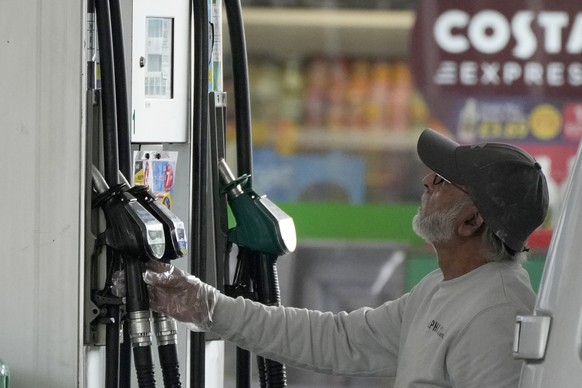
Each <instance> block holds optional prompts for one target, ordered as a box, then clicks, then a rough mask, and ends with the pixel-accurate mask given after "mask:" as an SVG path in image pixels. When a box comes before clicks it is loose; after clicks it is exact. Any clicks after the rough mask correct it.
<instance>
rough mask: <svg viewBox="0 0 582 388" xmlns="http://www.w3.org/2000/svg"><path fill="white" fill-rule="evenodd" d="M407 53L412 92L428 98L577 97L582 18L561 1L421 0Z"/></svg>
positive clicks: (581, 71) (571, 5)
mask: <svg viewBox="0 0 582 388" xmlns="http://www.w3.org/2000/svg"><path fill="white" fill-rule="evenodd" d="M532 6H534V7H538V8H537V9H533V8H532ZM410 52H411V64H412V69H413V73H414V75H415V79H416V81H417V86H418V87H419V88H420V89H424V90H425V92H427V93H428V94H431V91H430V90H429V88H442V89H443V90H446V91H448V92H456V93H462V92H463V89H468V88H471V89H474V88H475V87H479V88H480V89H479V93H481V94H483V93H490V94H495V95H499V94H504V95H523V94H525V93H529V92H530V91H531V90H532V89H535V91H536V93H538V94H539V93H543V94H544V95H545V96H553V97H568V96H575V95H579V94H580V87H581V86H582V58H581V56H580V54H581V53H582V12H579V11H578V9H577V7H576V6H575V2H572V1H564V0H562V1H559V0H555V1H552V2H549V1H538V2H533V3H532V2H527V1H504V2H501V1H493V0H489V1H482V0H481V1H480V0H476V1H470V2H459V1H455V0H439V1H431V0H425V1H421V2H420V5H419V8H418V11H417V18H416V23H415V26H414V29H413V32H412V37H411V49H410ZM432 94H434V92H432Z"/></svg>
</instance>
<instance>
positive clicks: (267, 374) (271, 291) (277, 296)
mask: <svg viewBox="0 0 582 388" xmlns="http://www.w3.org/2000/svg"><path fill="white" fill-rule="evenodd" d="M255 264H256V265H255V271H254V277H255V278H256V281H255V284H256V286H257V294H258V299H259V300H258V301H259V302H261V303H263V304H265V305H269V306H280V305H281V293H280V289H279V277H278V275H277V257H276V256H272V255H266V254H259V255H258V263H255ZM257 364H258V366H259V375H261V376H260V382H261V388H279V387H286V386H287V373H286V368H285V365H283V364H281V363H279V362H277V361H273V360H269V359H264V358H262V357H260V356H259V357H257Z"/></svg>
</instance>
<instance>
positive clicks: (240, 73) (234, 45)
mask: <svg viewBox="0 0 582 388" xmlns="http://www.w3.org/2000/svg"><path fill="white" fill-rule="evenodd" d="M224 7H225V11H226V18H227V21H228V30H229V37H230V49H231V56H232V73H233V79H234V106H235V127H236V151H237V152H236V160H237V173H238V175H239V176H241V175H243V174H247V175H249V182H248V184H249V185H250V184H251V181H250V180H251V179H252V177H251V175H252V170H253V159H252V157H253V155H252V127H251V103H250V93H249V77H248V64H247V49H246V41H245V31H244V24H243V18H242V8H241V4H240V1H239V0H224ZM247 253H248V254H247ZM250 254H252V253H249V252H246V250H239V255H238V256H239V258H238V260H239V261H240V260H242V261H244V262H247V263H248V261H249V260H251V257H249V255H250ZM240 280H241V281H242V282H243V284H249V283H250V282H249V281H248V280H249V279H240ZM236 368H237V372H236V373H237V379H236V387H237V388H248V387H250V386H251V358H250V353H249V352H248V351H246V350H243V349H240V348H237V351H236Z"/></svg>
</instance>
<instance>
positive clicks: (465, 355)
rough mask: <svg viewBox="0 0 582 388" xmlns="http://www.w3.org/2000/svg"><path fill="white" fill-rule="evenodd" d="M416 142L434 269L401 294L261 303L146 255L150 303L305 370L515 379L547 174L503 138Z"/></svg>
mask: <svg viewBox="0 0 582 388" xmlns="http://www.w3.org/2000/svg"><path fill="white" fill-rule="evenodd" d="M417 151H418V155H419V156H420V159H421V160H422V161H423V162H424V164H426V166H427V167H428V168H430V169H431V170H432V172H431V173H430V174H428V175H427V176H426V177H424V179H423V184H424V186H425V192H424V194H423V196H422V203H421V206H420V208H419V211H418V214H417V215H416V216H415V217H414V220H413V227H414V230H415V231H416V232H417V233H418V234H419V235H420V236H422V237H423V238H424V239H425V240H426V241H427V242H428V243H430V244H432V246H433V247H434V250H435V253H436V255H437V258H438V264H439V269H438V270H435V271H434V272H432V273H430V274H429V275H427V276H426V277H425V278H424V279H423V280H421V281H420V283H419V284H418V285H416V287H414V289H413V290H412V291H410V292H409V293H407V294H405V295H403V296H402V297H400V298H399V299H397V300H395V301H390V302H386V303H385V304H383V305H382V306H380V307H378V308H375V309H372V308H362V309H359V310H356V311H353V312H351V313H349V314H348V313H345V312H341V313H339V314H332V313H323V312H319V311H308V310H305V309H296V308H286V307H268V306H263V305H260V304H258V303H254V302H251V301H249V300H245V299H243V298H238V299H232V298H229V297H227V296H224V295H222V294H220V293H219V292H218V291H217V290H216V289H214V288H213V287H211V286H209V285H206V284H204V283H202V282H200V280H198V279H197V278H195V277H194V276H192V275H189V274H187V273H185V272H183V271H181V270H179V269H177V268H175V267H172V266H166V265H162V264H159V263H150V265H149V269H148V271H146V274H145V275H144V278H145V281H146V283H147V284H148V285H149V290H150V299H151V306H152V308H154V309H157V310H159V311H162V312H164V313H166V314H168V315H171V316H173V317H175V318H176V319H178V320H181V321H184V322H189V323H190V324H192V325H193V328H194V329H195V330H203V331H206V330H212V331H213V332H215V333H217V334H219V335H220V336H222V338H224V339H226V340H229V341H232V342H234V343H236V344H237V345H238V346H240V347H243V348H246V349H249V350H251V351H253V352H256V353H257V354H260V355H262V356H264V357H267V358H270V359H273V360H277V361H280V362H282V363H286V364H289V365H293V366H296V367H301V368H307V369H311V370H314V371H319V372H324V373H334V374H347V375H360V376H385V377H393V378H394V386H395V387H406V388H408V387H460V388H471V387H475V388H484V387H486V388H490V387H495V388H499V387H515V386H516V385H517V383H518V380H519V374H520V368H521V362H520V361H517V360H514V359H513V357H512V341H513V333H514V324H515V317H516V315H518V314H529V313H530V312H531V311H532V309H533V306H534V302H535V294H534V292H533V291H532V288H531V284H530V280H529V277H528V275H527V272H526V271H525V270H524V269H523V267H522V266H521V261H523V259H524V255H525V254H524V251H526V250H527V248H526V241H527V238H528V237H529V235H530V234H531V233H532V232H533V231H534V229H536V228H537V227H538V226H539V225H540V224H541V223H542V222H543V220H544V218H545V215H546V211H547V207H548V191H547V186H546V181H545V177H544V175H543V173H542V171H541V168H540V165H539V164H538V163H537V162H536V161H535V160H534V159H533V158H532V157H531V156H530V155H528V154H527V153H525V152H524V151H523V150H521V149H519V148H517V147H513V146H511V145H507V144H499V143H485V144H479V145H471V146H468V145H464V146H461V145H459V144H457V143H455V142H453V141H452V140H449V139H448V138H446V137H445V136H443V135H441V134H439V133H437V132H435V131H433V130H430V129H427V130H425V131H423V133H422V134H421V135H420V138H419V140H418V145H417Z"/></svg>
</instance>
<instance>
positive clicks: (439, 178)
mask: <svg viewBox="0 0 582 388" xmlns="http://www.w3.org/2000/svg"><path fill="white" fill-rule="evenodd" d="M443 182H447V183H448V184H449V185H453V186H455V187H456V188H457V189H459V190H461V191H462V192H463V193H465V194H469V192H468V191H467V190H465V189H463V188H462V187H461V186H459V185H456V184H454V183H453V182H451V181H450V180H448V179H447V178H445V177H444V176H442V175H440V174H437V173H436V172H435V173H434V178H433V179H432V184H433V185H435V186H437V185H440V184H441V183H443Z"/></svg>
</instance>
